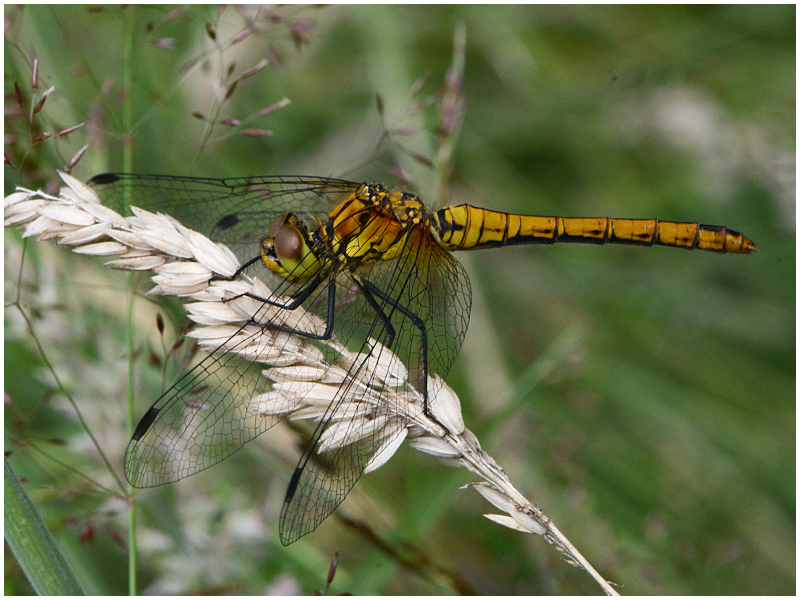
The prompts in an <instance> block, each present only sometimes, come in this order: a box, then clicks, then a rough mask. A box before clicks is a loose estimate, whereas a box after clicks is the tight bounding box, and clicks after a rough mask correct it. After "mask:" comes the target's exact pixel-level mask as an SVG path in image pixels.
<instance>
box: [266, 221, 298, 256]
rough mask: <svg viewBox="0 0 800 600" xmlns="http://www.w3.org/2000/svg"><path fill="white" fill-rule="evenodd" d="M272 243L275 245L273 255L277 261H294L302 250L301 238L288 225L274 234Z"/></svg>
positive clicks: (296, 231) (295, 230)
mask: <svg viewBox="0 0 800 600" xmlns="http://www.w3.org/2000/svg"><path fill="white" fill-rule="evenodd" d="M273 243H274V245H275V254H276V255H277V257H278V260H279V261H281V262H284V261H295V260H297V259H298V258H300V251H301V250H302V249H303V236H302V235H301V234H300V232H299V231H298V230H297V229H295V228H294V227H291V226H290V225H284V226H283V227H281V228H280V229H279V230H278V232H277V233H276V234H275V237H274V238H273Z"/></svg>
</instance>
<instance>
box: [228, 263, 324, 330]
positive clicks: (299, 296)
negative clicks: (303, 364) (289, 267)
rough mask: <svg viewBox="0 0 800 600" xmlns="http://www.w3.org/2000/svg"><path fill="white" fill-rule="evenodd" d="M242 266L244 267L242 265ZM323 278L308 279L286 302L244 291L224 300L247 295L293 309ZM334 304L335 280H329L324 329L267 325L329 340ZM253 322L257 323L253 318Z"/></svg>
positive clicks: (229, 300)
mask: <svg viewBox="0 0 800 600" xmlns="http://www.w3.org/2000/svg"><path fill="white" fill-rule="evenodd" d="M243 268H244V267H243ZM323 279H324V278H322V277H318V278H315V279H312V280H311V281H309V282H308V283H307V284H306V285H304V286H303V287H302V288H301V289H300V290H299V291H298V292H296V293H295V294H293V295H292V296H290V298H289V301H288V302H278V301H276V300H271V299H269V298H262V297H261V296H259V295H258V294H252V293H250V292H245V293H244V294H237V295H236V296H233V297H232V298H228V299H226V300H225V302H231V301H233V300H236V299H237V298H242V297H247V298H252V299H253V300H256V301H258V302H263V303H264V304H268V305H269V306H274V307H276V308H281V309H283V310H295V309H296V308H298V307H299V306H300V305H301V304H302V303H303V302H305V301H306V300H307V299H308V297H309V296H311V294H313V293H314V291H315V290H316V289H317V288H318V287H319V286H320V283H321V281H322V280H323ZM335 306H336V283H335V281H333V280H331V282H330V283H329V284H328V311H327V312H328V315H327V321H326V322H325V331H323V332H322V333H321V334H320V333H312V332H310V331H300V330H298V329H292V328H290V327H283V326H281V325H268V327H270V328H271V329H275V330H277V331H285V332H286V333H292V334H295V335H301V336H303V337H307V338H310V339H312V340H329V339H331V336H332V335H333V314H334V311H335ZM253 322H254V323H256V324H259V323H257V322H256V321H255V319H254V320H253Z"/></svg>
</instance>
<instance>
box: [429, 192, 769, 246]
mask: <svg viewBox="0 0 800 600" xmlns="http://www.w3.org/2000/svg"><path fill="white" fill-rule="evenodd" d="M436 221H437V222H438V234H439V239H440V241H441V242H442V244H443V245H444V246H445V248H447V249H448V250H451V251H455V250H472V249H479V248H498V247H501V246H512V245H518V244H555V243H556V242H570V243H585V244H629V245H636V246H653V245H661V246H675V247H678V248H686V249H687V250H692V249H694V248H697V249H699V250H709V251H712V252H720V253H725V252H734V253H737V254H749V253H750V252H752V251H756V252H757V251H758V250H757V248H756V244H755V243H754V242H753V241H751V240H750V239H748V238H747V237H746V236H744V235H742V234H741V233H739V232H738V231H733V230H732V229H728V228H726V227H722V226H718V225H700V224H699V223H676V222H674V221H659V220H657V219H611V218H607V217H574V218H573V217H537V216H528V215H515V214H509V213H502V212H495V211H492V210H486V209H484V208H476V207H474V206H470V205H469V204H461V205H458V206H447V207H445V208H443V209H441V210H439V211H437V212H436Z"/></svg>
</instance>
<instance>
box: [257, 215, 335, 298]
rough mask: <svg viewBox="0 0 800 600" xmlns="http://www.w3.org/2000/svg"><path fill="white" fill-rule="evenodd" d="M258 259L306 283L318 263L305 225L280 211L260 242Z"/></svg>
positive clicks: (277, 271)
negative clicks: (259, 257) (259, 256)
mask: <svg viewBox="0 0 800 600" xmlns="http://www.w3.org/2000/svg"><path fill="white" fill-rule="evenodd" d="M261 259H262V260H263V261H264V264H265V265H266V266H267V268H268V269H269V270H270V271H272V272H273V273H275V274H276V275H278V276H279V277H282V278H284V279H286V280H287V281H290V282H291V283H298V284H300V283H305V282H306V281H308V280H309V279H311V277H313V276H314V275H315V274H316V273H317V271H319V268H320V266H321V264H320V260H319V257H318V256H317V255H316V254H315V253H314V250H313V249H312V247H311V243H310V241H309V237H308V228H307V227H306V226H305V225H304V224H303V222H302V221H301V220H300V219H298V218H297V217H296V216H295V215H293V214H291V213H283V214H282V215H280V216H279V217H278V218H277V219H275V221H273V223H272V225H271V226H270V228H269V232H268V234H267V237H266V238H265V239H264V241H263V242H261Z"/></svg>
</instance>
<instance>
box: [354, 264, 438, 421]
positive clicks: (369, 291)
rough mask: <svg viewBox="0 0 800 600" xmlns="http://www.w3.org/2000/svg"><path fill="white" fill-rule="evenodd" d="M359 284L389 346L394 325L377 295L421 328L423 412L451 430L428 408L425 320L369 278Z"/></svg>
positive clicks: (428, 372)
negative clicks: (380, 324)
mask: <svg viewBox="0 0 800 600" xmlns="http://www.w3.org/2000/svg"><path fill="white" fill-rule="evenodd" d="M358 286H359V289H360V290H361V292H362V293H363V294H364V298H366V300H367V302H369V304H370V305H371V306H372V308H373V309H375V312H376V314H377V315H378V318H379V319H380V320H381V321H382V322H383V324H384V327H386V332H387V337H388V338H389V339H388V340H387V342H388V343H386V344H384V345H385V346H386V347H387V348H390V349H391V345H392V342H394V335H395V332H394V327H393V326H392V324H391V321H390V319H389V317H388V316H387V315H386V313H385V312H384V311H383V309H382V308H381V307H380V305H379V304H378V302H377V300H376V299H375V297H377V298H379V299H380V300H382V301H383V302H384V303H386V304H388V305H389V306H391V307H392V308H393V309H394V310H397V311H398V312H400V313H402V314H403V315H405V316H406V317H408V319H409V321H411V323H412V324H413V325H414V327H416V328H417V329H419V332H420V337H421V341H422V343H421V346H422V375H423V377H422V383H421V387H422V412H423V413H425V416H426V417H428V418H429V419H430V420H432V421H433V422H435V423H436V424H437V425H439V426H440V427H442V428H443V429H444V430H445V431H449V430H448V429H447V427H445V425H444V424H443V423H442V422H441V421H439V419H437V418H436V417H434V416H433V414H432V413H431V412H430V410H429V409H428V400H429V398H428V375H429V374H430V371H429V370H428V330H427V329H426V328H425V323H424V321H423V320H422V319H420V318H419V317H418V316H417V315H416V314H414V313H413V312H412V311H410V310H409V309H408V307H406V306H403V305H402V304H400V303H399V302H398V301H397V300H395V299H394V298H390V297H389V296H387V295H386V294H384V293H383V292H382V291H381V290H380V289H378V287H376V286H375V285H373V284H372V283H371V282H370V281H369V280H367V279H361V281H360V282H359V284H358Z"/></svg>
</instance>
